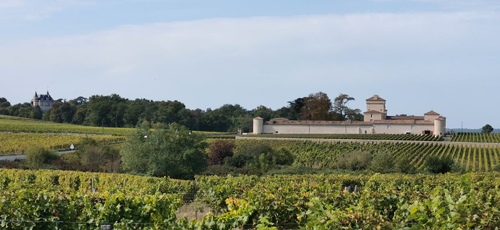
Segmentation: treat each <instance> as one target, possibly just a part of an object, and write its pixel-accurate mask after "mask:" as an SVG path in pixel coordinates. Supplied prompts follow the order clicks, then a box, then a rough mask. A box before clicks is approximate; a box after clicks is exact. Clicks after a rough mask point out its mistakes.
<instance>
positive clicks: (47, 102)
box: [31, 91, 54, 112]
mask: <svg viewBox="0 0 500 230" xmlns="http://www.w3.org/2000/svg"><path fill="white" fill-rule="evenodd" d="M52 104H54V99H53V98H52V96H50V94H49V91H47V94H46V95H44V94H40V95H38V93H37V92H36V91H35V96H34V97H33V100H31V105H33V107H36V106H39V107H40V109H42V111H43V112H45V111H47V110H49V109H50V108H52Z"/></svg>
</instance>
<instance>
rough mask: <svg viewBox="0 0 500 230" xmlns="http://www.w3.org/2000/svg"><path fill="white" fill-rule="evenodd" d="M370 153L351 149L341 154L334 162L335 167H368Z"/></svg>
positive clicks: (362, 168)
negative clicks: (351, 150)
mask: <svg viewBox="0 0 500 230" xmlns="http://www.w3.org/2000/svg"><path fill="white" fill-rule="evenodd" d="M371 161H372V154H371V153H369V152H364V151H353V152H347V153H344V154H342V155H341V156H340V157H339V158H338V160H337V163H336V167H337V168H339V169H346V170H353V171H355V170H364V169H367V168H368V167H370V163H371Z"/></svg>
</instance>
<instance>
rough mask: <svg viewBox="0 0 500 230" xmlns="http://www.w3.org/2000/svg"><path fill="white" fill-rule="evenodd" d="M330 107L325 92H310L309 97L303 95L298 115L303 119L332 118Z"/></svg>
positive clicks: (329, 101)
mask: <svg viewBox="0 0 500 230" xmlns="http://www.w3.org/2000/svg"><path fill="white" fill-rule="evenodd" d="M331 108H332V102H331V100H330V98H329V97H328V95H326V93H323V92H318V93H315V94H310V95H309V97H304V106H303V107H302V109H301V112H300V117H301V119H303V120H323V121H326V120H332V116H331V113H330V111H331Z"/></svg>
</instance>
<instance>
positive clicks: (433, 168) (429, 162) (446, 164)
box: [425, 156, 455, 174]
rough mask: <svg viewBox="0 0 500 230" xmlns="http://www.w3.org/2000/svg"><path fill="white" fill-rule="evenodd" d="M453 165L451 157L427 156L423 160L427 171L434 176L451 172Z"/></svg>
mask: <svg viewBox="0 0 500 230" xmlns="http://www.w3.org/2000/svg"><path fill="white" fill-rule="evenodd" d="M454 164H455V161H453V159H452V158H451V157H443V158H439V157H438V156H429V157H427V159H426V160H425V167H426V168H427V171H429V172H430V173H434V174H438V173H447V172H451V169H452V168H453V166H454Z"/></svg>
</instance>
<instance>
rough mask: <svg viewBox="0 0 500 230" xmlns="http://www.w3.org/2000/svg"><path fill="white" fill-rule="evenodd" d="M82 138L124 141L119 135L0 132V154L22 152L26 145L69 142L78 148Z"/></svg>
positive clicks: (61, 145) (53, 146)
mask: <svg viewBox="0 0 500 230" xmlns="http://www.w3.org/2000/svg"><path fill="white" fill-rule="evenodd" d="M84 138H92V139H94V140H96V141H97V142H99V143H116V142H123V141H125V138H124V137H119V136H97V135H95V136H84V135H61V134H39V133H0V154H3V155H12V154H22V153H23V152H24V151H25V150H26V149H27V148H28V147H30V146H34V145H42V146H44V147H47V148H50V149H69V146H70V145H71V144H74V145H75V146H76V147H77V148H78V144H79V143H80V142H81V141H82V140H83V139H84Z"/></svg>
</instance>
